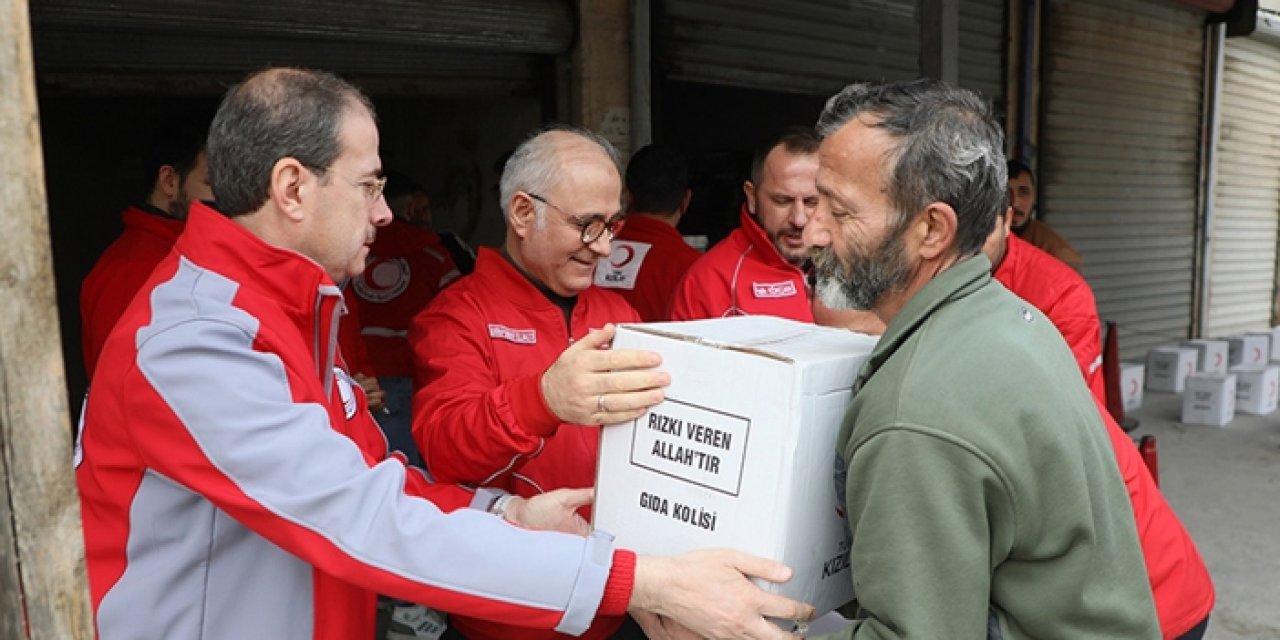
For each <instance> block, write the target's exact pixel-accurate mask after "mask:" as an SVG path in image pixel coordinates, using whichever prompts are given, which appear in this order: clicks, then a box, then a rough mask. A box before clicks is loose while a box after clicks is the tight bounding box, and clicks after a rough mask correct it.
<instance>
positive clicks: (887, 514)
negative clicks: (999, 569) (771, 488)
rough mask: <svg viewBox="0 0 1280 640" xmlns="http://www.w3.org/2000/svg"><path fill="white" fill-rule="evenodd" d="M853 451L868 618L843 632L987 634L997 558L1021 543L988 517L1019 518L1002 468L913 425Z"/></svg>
mask: <svg viewBox="0 0 1280 640" xmlns="http://www.w3.org/2000/svg"><path fill="white" fill-rule="evenodd" d="M850 448H851V449H852V450H851V451H846V452H845V458H844V459H845V460H847V461H848V464H847V469H848V476H847V480H846V483H845V496H846V504H847V507H848V517H849V521H850V523H851V524H852V533H853V539H854V540H855V541H856V543H855V544H854V546H853V551H852V553H851V556H850V561H851V565H852V571H853V578H854V590H855V592H856V593H857V597H858V603H859V605H860V607H861V608H862V610H863V616H860V620H859V621H858V622H857V623H856V625H855V626H854V627H852V628H850V629H847V630H846V631H845V632H844V634H843V637H849V638H917V637H919V638H985V637H987V612H988V607H989V600H988V598H989V595H988V594H989V593H990V587H991V579H990V574H991V567H992V566H993V565H994V562H993V560H992V558H993V555H1000V554H1004V553H1007V552H1008V551H1009V549H1010V548H1011V547H1012V544H1013V542H1012V536H1011V535H1009V534H1007V533H1003V532H1000V531H993V530H992V529H991V527H990V525H989V524H988V523H989V521H991V520H1003V521H1005V522H1011V521H1012V516H1011V515H1010V514H1011V511H1010V510H1009V507H1008V502H1007V499H1006V496H1007V493H1006V492H1004V491H1002V490H1001V487H1002V484H1001V483H1000V481H999V479H998V477H997V476H996V474H994V472H993V471H992V470H991V469H990V468H988V467H986V466H985V465H984V464H982V463H981V462H979V461H978V459H977V458H975V457H974V456H972V455H970V454H968V453H966V452H964V451H963V450H962V448H961V447H959V446H957V445H956V444H954V443H952V442H949V441H947V440H944V439H942V438H939V437H935V436H933V435H930V434H927V433H920V432H916V431H912V430H909V429H893V430H889V431H886V432H883V433H880V434H878V435H876V436H874V437H872V438H870V439H868V440H867V441H866V442H864V443H861V444H860V445H858V446H857V447H856V448H853V447H850ZM922 466H924V467H927V468H928V472H922V469H921V467H922ZM996 512H1000V513H1001V515H995V513H996Z"/></svg>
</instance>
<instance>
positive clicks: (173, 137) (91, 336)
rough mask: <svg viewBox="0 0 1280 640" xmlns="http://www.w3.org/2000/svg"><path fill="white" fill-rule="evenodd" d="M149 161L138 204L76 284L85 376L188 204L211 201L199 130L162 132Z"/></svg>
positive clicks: (166, 246)
mask: <svg viewBox="0 0 1280 640" xmlns="http://www.w3.org/2000/svg"><path fill="white" fill-rule="evenodd" d="M149 156H150V157H149V158H148V159H147V160H146V162H145V165H144V166H145V167H146V171H147V176H146V181H145V182H144V183H143V184H140V185H139V192H140V195H141V198H140V203H139V204H136V205H131V206H129V207H128V208H126V209H125V210H124V213H122V214H121V216H120V217H121V219H122V220H123V221H124V232H123V233H121V234H120V237H118V238H116V240H115V241H114V242H112V243H111V245H110V246H108V247H107V250H106V251H104V252H103V253H102V256H101V257H99V258H98V261H97V262H96V263H95V264H94V265H93V269H92V270H90V271H89V275H88V276H86V277H85V279H84V282H83V283H81V285H80V321H81V325H80V326H81V329H80V340H81V345H80V346H81V348H82V349H83V350H84V367H85V371H87V372H88V373H89V376H90V377H92V376H93V369H94V367H95V366H97V363H98V353H99V352H100V351H102V343H104V342H106V340H107V334H109V333H110V332H111V328H112V327H114V326H115V324H116V321H117V320H119V319H120V314H121V313H124V308H125V306H127V305H128V304H129V301H130V300H132V299H133V294H135V293H137V292H138V289H139V288H141V287H142V283H143V282H145V281H146V279H147V276H149V275H151V270H152V269H154V268H155V266H156V264H158V263H159V262H160V260H161V259H162V258H164V257H165V255H167V254H168V253H169V249H170V248H171V247H173V241H174V240H175V239H177V237H178V234H179V233H181V232H182V222H183V220H186V218H187V208H188V207H189V206H190V204H191V201H192V200H211V199H213V192H212V191H210V190H209V177H208V169H207V165H206V162H205V153H204V133H203V131H202V130H197V129H191V128H181V127H179V128H167V129H166V130H164V131H161V132H160V133H159V134H158V135H157V136H156V139H155V141H154V143H153V144H152V148H151V150H150V154H149ZM144 185H145V186H144Z"/></svg>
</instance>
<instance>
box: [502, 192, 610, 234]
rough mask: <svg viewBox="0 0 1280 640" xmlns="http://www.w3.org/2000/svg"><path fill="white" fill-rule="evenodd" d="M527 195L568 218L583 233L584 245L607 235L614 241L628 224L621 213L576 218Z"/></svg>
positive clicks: (530, 194) (532, 195) (529, 194)
mask: <svg viewBox="0 0 1280 640" xmlns="http://www.w3.org/2000/svg"><path fill="white" fill-rule="evenodd" d="M525 195H527V196H529V197H530V198H533V199H534V200H537V201H538V202H541V203H542V204H545V205H547V206H549V207H551V208H552V209H555V210H556V211H559V212H560V213H563V214H564V215H566V216H568V217H569V224H571V225H573V226H575V227H577V228H578V230H579V231H581V232H582V236H581V238H582V244H591V243H592V242H595V241H596V240H597V239H599V238H600V236H601V235H605V234H608V237H607V239H608V240H613V238H614V237H615V236H617V235H618V232H619V231H622V225H624V224H626V222H627V217H626V215H624V214H621V213H619V214H616V215H614V216H613V217H612V218H611V217H609V216H607V215H605V214H603V213H594V214H590V215H584V216H575V215H573V214H571V213H569V212H568V211H565V210H564V209H561V208H560V207H557V206H556V205H554V204H552V203H551V202H550V201H549V200H547V199H546V198H544V197H542V196H540V195H538V194H536V193H530V192H528V191H526V192H525Z"/></svg>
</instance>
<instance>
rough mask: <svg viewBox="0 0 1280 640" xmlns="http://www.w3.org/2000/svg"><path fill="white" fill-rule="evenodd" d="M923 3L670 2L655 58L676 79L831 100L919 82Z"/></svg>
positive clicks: (662, 9)
mask: <svg viewBox="0 0 1280 640" xmlns="http://www.w3.org/2000/svg"><path fill="white" fill-rule="evenodd" d="M916 4H917V3H915V2H900V1H898V0H848V1H845V2H840V3H833V2H818V1H814V0H793V1H789V2H774V1H773V0H664V1H662V2H660V3H659V4H658V7H659V19H658V21H657V27H656V36H657V38H658V43H659V46H658V47H657V49H658V50H657V52H656V54H655V57H656V60H657V63H658V65H659V69H660V72H661V73H663V75H664V76H665V77H666V78H667V79H669V80H680V81H687V82H697V83H704V84H712V85H721V86H729V87H742V88H749V89H763V90H767V91H785V92H791V93H802V94H809V95H830V94H832V93H835V92H836V91H838V90H839V89H840V88H841V87H843V86H845V85H846V84H849V83H850V82H855V81H875V80H882V79H884V80H900V79H906V78H914V77H916V76H917V75H919V73H920V71H919V69H920V67H919V57H920V27H919V23H918V21H917V20H916V14H915V12H916Z"/></svg>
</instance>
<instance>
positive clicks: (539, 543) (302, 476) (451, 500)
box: [121, 319, 634, 633]
mask: <svg viewBox="0 0 1280 640" xmlns="http://www.w3.org/2000/svg"><path fill="white" fill-rule="evenodd" d="M269 331H270V330H269V329H268V328H266V327H257V326H254V325H251V324H250V321H243V322H236V321H228V320H225V319H216V320H215V319H202V320H195V321H187V322H184V323H181V324H178V325H175V326H172V327H169V328H166V329H161V330H157V331H155V332H151V333H148V334H146V335H141V334H140V336H139V343H140V347H139V349H138V354H137V362H136V369H135V371H136V373H134V374H132V375H133V376H135V377H138V378H139V379H138V380H137V381H136V383H135V384H128V385H121V388H122V389H129V390H130V391H129V393H140V394H149V395H150V394H154V396H155V397H156V399H155V401H133V402H129V403H128V406H131V407H134V409H133V411H132V413H133V415H131V416H130V418H131V420H134V421H138V423H139V424H156V425H159V428H154V429H148V430H147V431H146V432H145V433H142V434H140V436H138V437H135V438H134V440H135V441H136V442H135V444H136V448H137V450H138V455H140V456H141V457H142V458H143V459H144V461H145V463H146V464H147V465H148V466H149V467H150V468H151V469H153V470H154V471H155V472H156V473H159V474H161V475H162V476H163V477H165V478H168V479H170V480H172V481H173V482H175V483H178V484H180V485H182V486H184V487H187V488H188V489H189V490H191V491H193V492H195V493H197V494H199V495H201V496H202V497H204V498H205V499H207V500H209V501H210V502H212V503H213V504H215V505H216V506H217V507H218V508H219V509H221V510H222V511H224V512H226V513H227V514H228V515H230V516H231V517H233V518H235V519H236V520H237V521H239V522H240V523H242V524H243V525H244V526H246V527H248V528H249V529H251V530H253V531H254V532H256V533H258V534H259V535H261V536H263V537H264V538H267V539H268V540H270V541H271V542H272V543H274V544H276V545H278V546H279V547H281V548H282V549H285V550H287V551H289V552H290V553H292V554H294V555H296V556H298V557H299V558H302V559H303V560H305V561H306V562H308V563H309V564H311V565H313V566H315V567H316V568H317V570H318V571H322V572H325V573H327V574H329V575H332V576H335V577H338V578H340V579H343V580H346V581H348V582H351V583H353V584H358V585H361V586H362V587H364V588H366V589H369V590H371V591H376V592H379V593H385V594H388V595H393V596H396V597H399V598H404V599H408V600H413V601H416V602H422V603H424V604H427V605H429V606H432V607H436V608H440V609H443V610H446V611H450V612H457V613H462V614H465V615H469V616H476V617H480V618H485V619H490V620H522V621H524V622H525V623H526V624H529V625H531V626H539V627H544V628H558V629H561V630H564V631H568V632H575V631H576V632H579V633H580V632H581V631H580V630H582V629H585V628H586V627H587V626H588V625H589V623H590V620H591V618H593V617H594V616H595V615H596V614H597V613H598V612H599V613H610V612H614V613H616V612H618V611H620V610H622V609H625V606H626V604H625V601H626V599H627V597H629V589H630V582H631V572H632V571H633V569H634V557H633V556H630V555H629V553H628V552H622V551H615V550H614V549H613V547H612V541H611V540H610V539H609V538H608V536H607V534H593V535H592V536H591V537H588V538H582V537H578V536H572V535H566V534H559V533H552V532H533V531H529V530H525V529H521V528H519V527H515V526H512V525H509V524H507V523H506V522H505V521H503V520H502V519H500V518H497V517H495V516H493V515H491V514H489V513H486V512H485V511H483V510H481V509H470V508H460V507H464V506H465V505H466V504H468V503H469V502H471V501H472V500H473V498H474V496H473V494H471V493H470V492H468V491H465V490H463V489H461V488H459V487H455V486H448V485H428V484H426V483H424V482H420V481H415V482H412V483H410V484H412V485H414V486H415V488H416V490H417V491H416V492H417V493H419V495H412V494H411V493H409V492H406V490H405V486H406V477H405V473H406V472H407V470H406V467H405V466H404V465H403V464H401V463H400V462H399V461H398V460H394V459H386V460H382V461H374V460H372V459H371V457H370V456H369V454H368V452H366V451H364V450H362V449H361V448H360V447H359V446H358V445H357V444H356V441H355V440H353V439H352V438H350V437H348V436H346V435H344V434H342V433H340V432H339V431H338V430H335V428H334V425H333V424H332V423H331V418H330V416H331V414H330V411H329V408H328V407H327V406H326V405H325V402H324V401H322V400H321V399H320V398H313V397H310V396H309V395H308V393H310V395H315V392H314V391H311V392H308V391H307V390H308V389H313V390H314V388H315V385H316V382H315V375H316V374H315V371H314V370H313V368H312V366H311V365H310V358H305V357H299V356H298V355H297V354H296V353H294V357H295V358H296V359H297V361H299V362H300V363H301V364H297V365H296V366H291V365H289V364H287V363H286V362H285V361H284V360H283V359H282V357H281V356H280V355H277V349H275V348H273V347H272V346H271V337H270V335H269V334H268V335H267V336H265V337H264V336H263V335H262V334H263V333H264V332H269ZM283 349H285V350H284V351H279V353H285V354H288V353H290V352H289V351H288V350H287V348H283ZM285 357H286V358H287V357H289V356H288V355H286V356H285ZM302 361H305V362H302ZM357 426H358V425H357Z"/></svg>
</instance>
